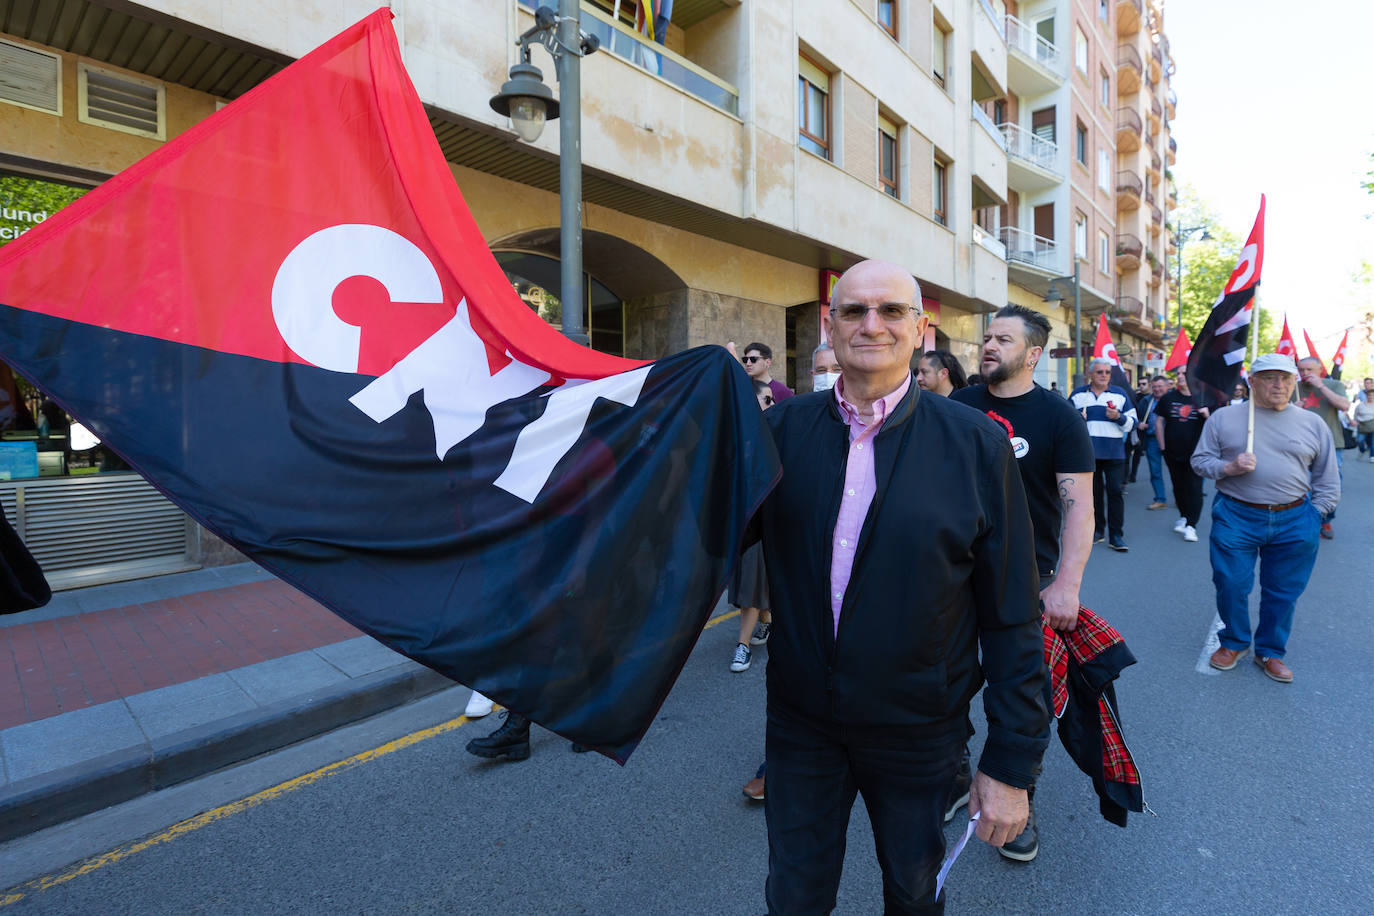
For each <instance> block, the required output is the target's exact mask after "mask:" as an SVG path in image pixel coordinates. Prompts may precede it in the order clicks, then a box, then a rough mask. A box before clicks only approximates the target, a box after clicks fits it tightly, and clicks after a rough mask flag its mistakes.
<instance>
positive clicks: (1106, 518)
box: [1093, 458, 1126, 537]
mask: <svg viewBox="0 0 1374 916" xmlns="http://www.w3.org/2000/svg"><path fill="white" fill-rule="evenodd" d="M1125 476H1126V460H1125V459H1124V458H1099V459H1097V471H1096V472H1095V473H1094V474H1093V517H1094V520H1095V524H1094V525H1093V530H1094V531H1095V532H1096V533H1097V534H1099V535H1100V534H1101V533H1102V532H1103V531H1108V532H1109V533H1110V534H1111V535H1112V536H1113V537H1121V535H1122V533H1123V529H1122V525H1123V524H1124V522H1123V516H1124V515H1125V514H1126V504H1125V501H1124V500H1122V498H1121V488H1122V486H1123V484H1124V482H1125V480H1124V478H1125ZM1104 488H1105V490H1106V498H1105V499H1104V498H1103V490H1104Z"/></svg>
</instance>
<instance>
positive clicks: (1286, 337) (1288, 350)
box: [1274, 313, 1298, 362]
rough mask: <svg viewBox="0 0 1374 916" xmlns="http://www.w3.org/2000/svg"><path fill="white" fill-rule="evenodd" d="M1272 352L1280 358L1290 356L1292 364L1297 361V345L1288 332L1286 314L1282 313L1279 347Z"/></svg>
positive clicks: (1291, 333) (1290, 332)
mask: <svg viewBox="0 0 1374 916" xmlns="http://www.w3.org/2000/svg"><path fill="white" fill-rule="evenodd" d="M1274 352H1276V353H1278V354H1279V355H1281V356H1291V357H1293V361H1294V362H1297V361H1298V344H1297V341H1295V340H1293V332H1292V331H1290V330H1288V314H1287V313H1284V316H1283V333H1282V334H1281V335H1279V345H1278V347H1277V348H1276V349H1275V351H1274Z"/></svg>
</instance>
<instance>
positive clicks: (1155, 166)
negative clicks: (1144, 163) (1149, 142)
mask: <svg viewBox="0 0 1374 916" xmlns="http://www.w3.org/2000/svg"><path fill="white" fill-rule="evenodd" d="M1163 165H1164V163H1163V161H1162V160H1161V159H1160V158H1159V153H1158V152H1157V151H1156V150H1155V148H1154V147H1153V146H1151V147H1150V171H1152V172H1158V171H1159V170H1160V168H1162V167H1163Z"/></svg>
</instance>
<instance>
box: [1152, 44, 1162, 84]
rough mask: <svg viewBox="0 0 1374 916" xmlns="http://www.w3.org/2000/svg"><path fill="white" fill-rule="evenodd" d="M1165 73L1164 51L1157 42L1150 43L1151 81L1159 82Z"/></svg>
mask: <svg viewBox="0 0 1374 916" xmlns="http://www.w3.org/2000/svg"><path fill="white" fill-rule="evenodd" d="M1163 75H1164V52H1163V51H1162V50H1161V49H1160V47H1159V45H1158V44H1157V43H1154V42H1151V43H1150V82H1151V83H1158V82H1159V80H1160V77H1161V76H1163Z"/></svg>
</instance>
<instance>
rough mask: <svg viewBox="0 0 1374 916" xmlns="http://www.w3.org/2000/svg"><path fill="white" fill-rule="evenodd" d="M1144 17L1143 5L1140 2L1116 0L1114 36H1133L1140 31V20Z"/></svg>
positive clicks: (1137, 0)
mask: <svg viewBox="0 0 1374 916" xmlns="http://www.w3.org/2000/svg"><path fill="white" fill-rule="evenodd" d="M1144 17H1145V5H1144V3H1142V2H1141V0H1116V34H1118V35H1121V36H1126V35H1134V34H1135V33H1136V32H1139V31H1140V20H1141V19H1143V18H1144Z"/></svg>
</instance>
